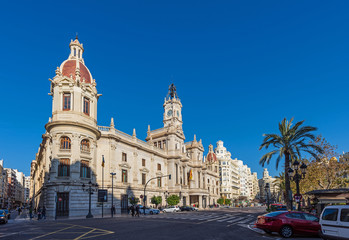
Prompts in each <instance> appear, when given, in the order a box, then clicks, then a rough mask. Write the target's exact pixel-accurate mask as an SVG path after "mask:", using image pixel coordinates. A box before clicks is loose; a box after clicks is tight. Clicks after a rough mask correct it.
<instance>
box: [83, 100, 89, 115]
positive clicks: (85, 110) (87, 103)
mask: <svg viewBox="0 0 349 240" xmlns="http://www.w3.org/2000/svg"><path fill="white" fill-rule="evenodd" d="M84 113H85V114H86V115H88V116H90V100H89V99H88V98H86V97H84Z"/></svg>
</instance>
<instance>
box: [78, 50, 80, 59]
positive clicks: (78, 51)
mask: <svg viewBox="0 0 349 240" xmlns="http://www.w3.org/2000/svg"><path fill="white" fill-rule="evenodd" d="M78 58H80V49H79V51H78Z"/></svg>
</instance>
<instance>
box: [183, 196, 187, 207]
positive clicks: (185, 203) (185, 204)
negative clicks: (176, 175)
mask: <svg viewBox="0 0 349 240" xmlns="http://www.w3.org/2000/svg"><path fill="white" fill-rule="evenodd" d="M183 206H187V197H183Z"/></svg>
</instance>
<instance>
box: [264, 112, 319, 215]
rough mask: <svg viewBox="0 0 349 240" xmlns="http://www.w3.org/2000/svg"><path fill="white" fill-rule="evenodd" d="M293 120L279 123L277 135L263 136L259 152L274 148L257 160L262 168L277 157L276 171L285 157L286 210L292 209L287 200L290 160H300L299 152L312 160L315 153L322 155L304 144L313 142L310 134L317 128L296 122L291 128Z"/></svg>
mask: <svg viewBox="0 0 349 240" xmlns="http://www.w3.org/2000/svg"><path fill="white" fill-rule="evenodd" d="M292 121H293V118H292V119H291V120H290V121H287V120H286V118H284V119H283V120H282V122H281V123H279V131H280V135H278V134H273V133H272V134H263V136H264V140H263V143H262V144H261V146H260V147H259V150H261V149H263V148H265V149H268V147H269V146H270V145H271V146H273V147H274V148H276V149H275V150H273V151H270V152H268V153H266V154H264V155H263V157H262V158H261V159H260V160H259V164H261V165H262V166H263V167H264V164H265V163H267V164H269V162H270V160H271V158H272V157H273V156H274V155H277V159H276V169H278V167H279V163H280V160H281V159H282V158H283V157H285V166H284V167H285V169H284V171H285V190H286V205H287V208H288V209H292V206H291V200H290V199H289V197H288V196H289V192H290V190H291V186H290V179H289V176H288V169H289V167H290V164H291V163H292V160H294V159H297V158H299V159H301V151H304V152H307V153H309V154H310V155H312V156H313V157H314V158H316V159H317V158H318V157H317V155H316V152H319V153H322V149H321V148H320V147H319V146H317V145H315V144H313V143H311V142H309V141H308V143H306V141H307V140H309V139H310V140H312V141H314V140H315V136H314V135H313V134H312V133H310V132H312V131H316V130H317V128H315V127H311V126H303V127H301V125H302V124H303V122H304V120H303V121H300V122H297V123H296V124H295V125H294V126H292Z"/></svg>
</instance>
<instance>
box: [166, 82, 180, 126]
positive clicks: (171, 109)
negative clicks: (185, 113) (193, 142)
mask: <svg viewBox="0 0 349 240" xmlns="http://www.w3.org/2000/svg"><path fill="white" fill-rule="evenodd" d="M182 124H183V121H182V103H181V100H180V99H179V98H178V96H177V92H176V87H175V85H174V84H173V83H172V84H171V85H170V87H169V88H168V94H167V96H166V98H165V102H164V127H169V126H174V127H175V128H177V129H180V130H182Z"/></svg>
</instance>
